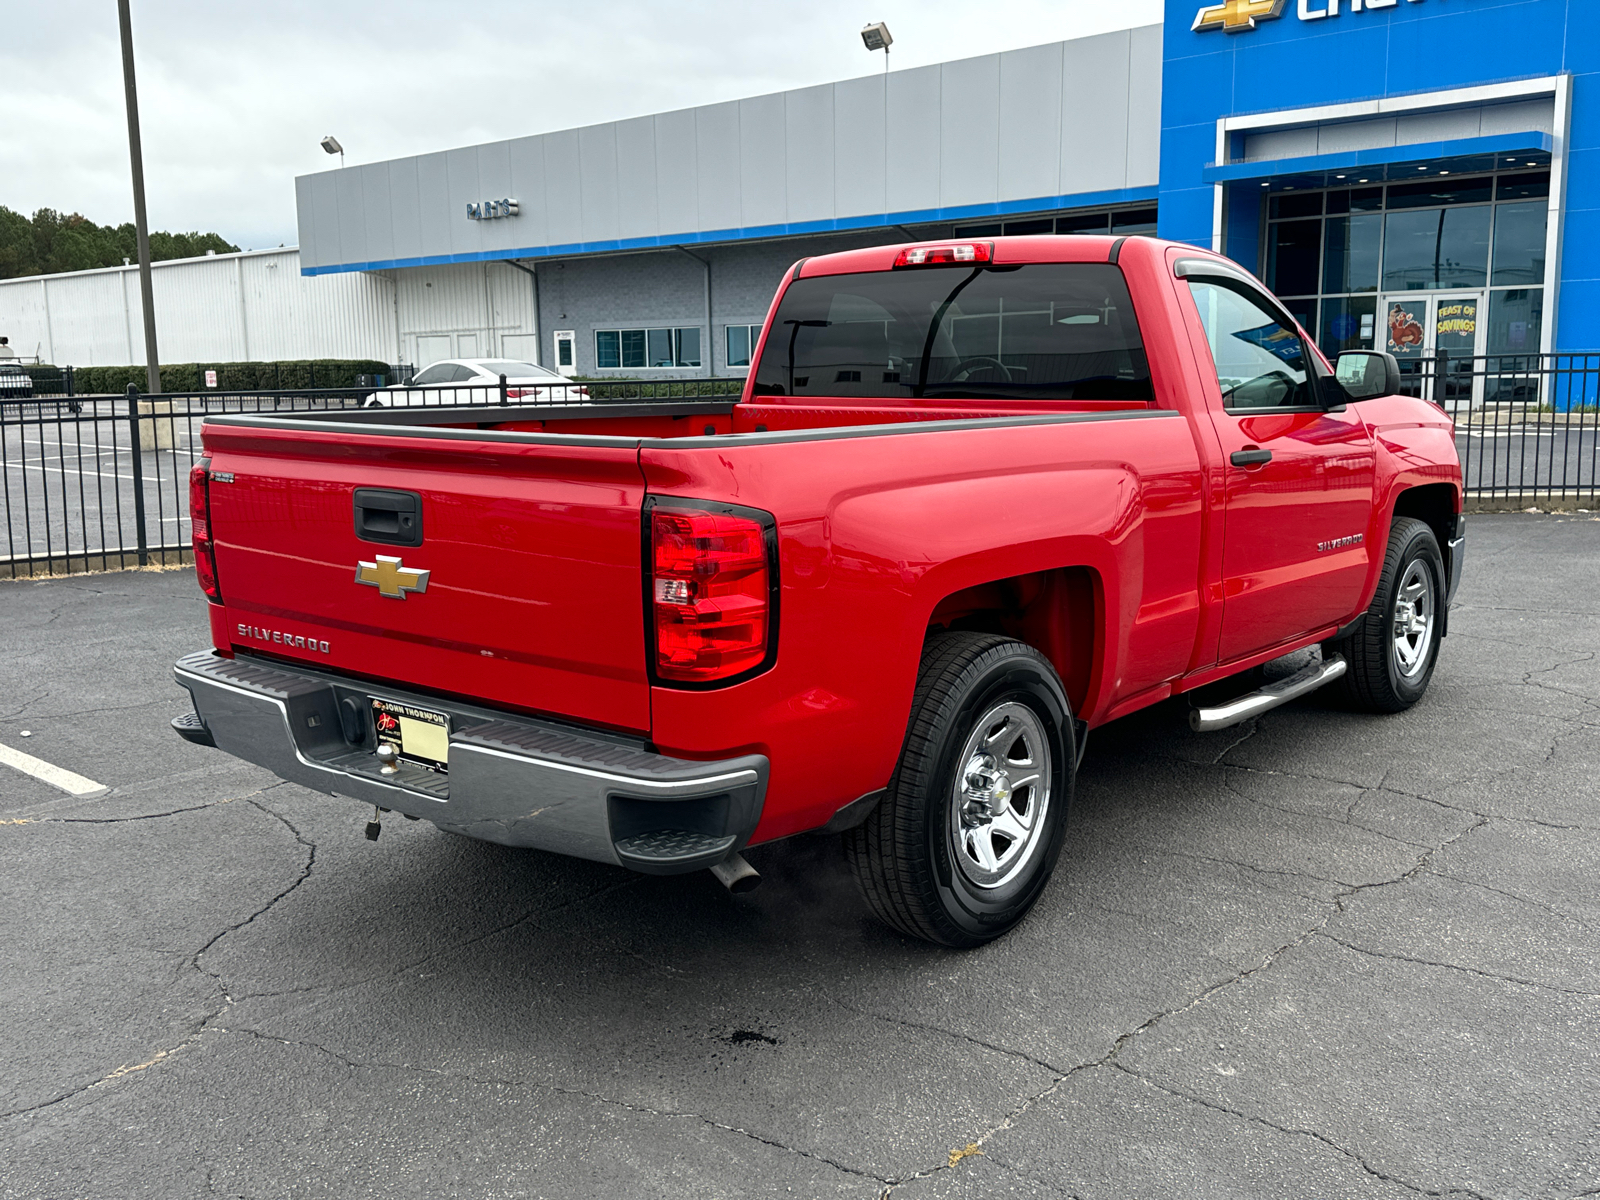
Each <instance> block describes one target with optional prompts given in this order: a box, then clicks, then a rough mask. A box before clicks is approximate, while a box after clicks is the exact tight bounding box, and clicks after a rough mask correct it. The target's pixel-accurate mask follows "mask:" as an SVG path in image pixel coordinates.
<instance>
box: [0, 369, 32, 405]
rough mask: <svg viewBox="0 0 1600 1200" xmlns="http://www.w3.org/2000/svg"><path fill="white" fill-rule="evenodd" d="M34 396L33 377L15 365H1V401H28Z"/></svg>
mask: <svg viewBox="0 0 1600 1200" xmlns="http://www.w3.org/2000/svg"><path fill="white" fill-rule="evenodd" d="M32 395H33V376H31V375H29V374H28V373H27V372H26V371H24V370H23V369H22V368H21V367H19V366H17V365H15V364H14V363H0V400H26V399H28V398H29V397H31V396H32Z"/></svg>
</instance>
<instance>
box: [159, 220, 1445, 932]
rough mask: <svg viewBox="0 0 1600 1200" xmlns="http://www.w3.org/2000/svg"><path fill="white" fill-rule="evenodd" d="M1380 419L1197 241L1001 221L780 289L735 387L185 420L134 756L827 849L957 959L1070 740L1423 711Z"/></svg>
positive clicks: (356, 794)
mask: <svg viewBox="0 0 1600 1200" xmlns="http://www.w3.org/2000/svg"><path fill="white" fill-rule="evenodd" d="M1399 390H1400V385H1399V377H1398V374H1397V369H1396V366H1395V363H1394V360H1393V359H1392V358H1391V357H1389V356H1388V355H1385V354H1381V353H1371V352H1360V353H1347V354H1344V355H1341V356H1340V357H1339V360H1338V363H1337V366H1336V367H1330V365H1329V364H1328V363H1327V362H1326V361H1325V360H1324V359H1323V357H1322V356H1321V355H1320V354H1319V353H1318V351H1317V350H1316V348H1315V346H1313V345H1312V343H1311V341H1310V339H1309V338H1308V337H1307V335H1306V334H1305V332H1304V331H1303V330H1301V329H1300V328H1299V327H1298V326H1297V325H1296V324H1295V322H1294V320H1293V319H1292V318H1291V317H1290V316H1289V315H1288V314H1287V312H1286V311H1285V310H1284V308H1283V306H1282V305H1280V304H1279V303H1278V302H1277V301H1276V300H1275V299H1274V298H1273V297H1272V296H1271V295H1270V293H1268V292H1267V291H1266V289H1265V288H1263V287H1262V285H1261V284H1260V283H1259V282H1257V281H1256V280H1255V279H1254V278H1252V277H1251V276H1250V275H1248V274H1247V273H1245V272H1244V271H1242V270H1241V269H1240V268H1239V267H1238V266H1236V265H1235V264H1233V263H1232V262H1230V261H1228V260H1226V259H1224V258H1221V257H1219V256H1217V255H1215V254H1211V253H1209V252H1207V251H1203V250H1197V249H1195V248H1194V247H1192V246H1184V245H1175V244H1172V243H1167V242H1162V241H1158V240H1155V239H1153V238H1139V237H1134V238H1126V239H1112V238H1106V237H1018V238H1003V239H997V240H995V241H992V242H952V243H925V244H914V245H908V246H881V247H874V248H871V249H864V250H855V251H849V252H845V253H841V254H832V255H827V256H825V257H820V258H812V259H807V260H804V261H802V262H799V263H797V264H796V265H795V266H794V268H793V269H792V270H790V271H789V272H788V273H787V274H786V275H785V276H784V279H783V281H782V285H781V286H780V288H779V289H778V293H777V296H776V297H775V298H774V300H773V303H772V307H771V310H770V312H769V314H768V319H767V322H766V325H765V326H764V332H763V335H762V338H761V345H760V347H759V350H758V352H757V356H756V359H755V366H754V367H753V368H752V370H751V372H750V376H749V379H748V381H747V383H746V386H745V389H744V392H743V395H742V397H741V399H740V400H739V401H738V402H737V403H733V402H731V401H728V402H722V403H713V404H707V403H703V402H697V401H693V400H685V401H682V402H676V403H660V404H655V405H649V406H644V405H629V406H609V407H607V406H603V405H597V404H594V403H587V404H581V405H574V406H570V407H556V408H552V407H549V406H548V405H545V406H541V407H532V406H528V407H517V406H515V405H512V406H508V407H504V408H498V407H497V408H495V409H493V410H486V409H484V408H482V407H478V408H475V409H466V408H460V407H451V406H440V405H429V406H426V407H418V408H413V409H406V408H401V407H395V408H389V409H385V410H382V411H381V412H380V411H377V410H371V409H357V410H351V411H347V412H326V413H320V412H319V413H316V414H314V415H311V414H299V415H289V416H280V415H272V414H259V415H230V416H213V417H210V418H208V419H207V421H206V423H205V426H204V447H205V456H206V457H205V458H204V459H202V460H201V461H200V462H199V464H198V465H197V466H196V467H195V469H194V473H193V476H192V479H191V497H192V512H193V527H194V548H195V559H196V563H197V567H198V573H199V577H200V583H201V586H202V588H203V589H204V591H205V593H206V595H207V597H208V598H209V599H210V601H211V604H210V614H211V640H212V646H211V648H210V649H208V650H205V651H202V652H199V653H196V654H191V655H189V656H187V657H185V658H184V659H182V660H181V661H180V662H179V663H178V664H177V667H176V673H177V679H178V682H179V683H180V684H182V685H183V686H184V687H185V688H187V689H188V690H189V691H190V693H191V694H192V696H193V698H194V707H195V711H194V713H193V714H185V715H184V716H183V717H181V718H179V719H178V720H177V721H175V722H174V726H175V728H176V729H177V731H178V732H179V733H180V734H182V735H183V736H185V737H187V738H189V739H190V740H191V741H196V742H200V743H202V744H206V745H215V746H217V747H219V748H221V749H222V750H224V751H226V752H228V753H231V754H234V755H237V756H239V757H241V758H244V759H248V760H250V761H251V762H255V763H259V764H261V765H263V766H265V767H268V768H269V769H271V770H272V771H274V772H276V773H277V774H278V775H280V776H282V777H283V778H285V779H290V780H294V781H295V782H298V783H302V784H304V785H306V786H307V787H311V788H315V789H318V790H321V791H324V792H331V793H336V794H338V795H342V796H346V797H350V798H353V799H356V800H360V801H364V802H365V803H367V804H370V805H373V806H375V807H376V808H378V809H381V810H385V811H398V812H400V813H402V814H404V815H406V816H408V817H420V818H425V819H427V820H430V821H432V822H434V823H435V824H437V825H438V826H440V827H441V828H444V829H446V830H450V831H453V832H456V833H460V834H465V835H467V836H470V837H475V838H483V839H487V840H490V841H495V842H502V843H505V844H508V845H514V846H533V847H539V848H541V849H544V850H550V851H555V852H558V853H563V854H570V855H577V856H580V857H584V858H590V859H598V860H601V861H604V862H608V863H614V864H620V865H621V866H624V867H629V868H632V869H634V870H637V871H645V872H654V873H674V872H684V871H690V870H696V869H702V868H710V869H711V870H712V871H713V872H715V873H716V874H717V876H718V877H719V878H720V879H722V880H723V882H724V883H726V884H728V885H729V886H730V887H732V888H735V889H736V890H738V889H740V888H742V887H744V886H749V885H751V884H752V883H753V882H754V881H755V879H756V878H757V877H756V876H755V873H754V872H753V871H752V870H751V868H750V867H749V864H748V863H746V862H745V860H744V859H743V858H742V857H741V856H740V851H741V850H742V849H743V848H745V847H746V846H749V845H754V844H757V843H761V842H768V841H772V840H774V839H777V838H784V837H789V836H791V835H794V834H799V833H804V832H807V831H814V830H823V831H830V832H840V833H843V834H844V841H845V846H846V850H847V855H848V858H849V861H850V863H851V864H852V866H853V868H854V870H855V872H856V874H857V877H858V878H859V880H860V883H861V888H862V891H863V893H864V895H865V897H866V900H867V902H868V904H869V906H870V907H871V908H872V909H873V910H874V911H875V912H876V913H877V915H878V916H880V917H881V918H882V919H883V920H885V921H887V922H888V923H889V924H891V925H893V926H895V927H896V928H898V929H900V930H902V931H904V932H906V933H908V934H911V935H915V936H918V937H923V938H927V939H930V940H932V941H934V942H938V943H942V944H944V945H949V946H969V945H976V944H978V943H981V942H984V941H987V940H989V939H991V938H994V937H996V936H998V935H1000V934H1002V933H1004V932H1005V931H1006V930H1007V929H1009V928H1011V927H1012V926H1013V925H1015V924H1016V922H1017V921H1019V920H1021V919H1022V917H1023V915H1024V914H1025V913H1026V912H1027V911H1028V909H1029V907H1030V906H1031V905H1032V904H1033V902H1034V901H1035V900H1036V899H1037V898H1038V896H1039V894H1040V891H1041V889H1042V888H1043V887H1044V885H1045V883H1046V881H1047V879H1048V877H1049V875H1050V873H1051V870H1052V868H1053V866H1054V864H1055V861H1056V857H1057V852H1058V850H1059V848H1060V846H1061V842H1062V836H1063V829H1064V826H1065V822H1066V820H1067V819H1068V815H1069V813H1068V810H1069V806H1070V802H1071V799H1072V789H1073V780H1074V775H1075V772H1076V768H1077V765H1078V763H1079V761H1080V759H1081V757H1082V755H1083V752H1084V746H1085V737H1086V735H1087V732H1088V730H1090V729H1092V728H1094V727H1095V726H1098V725H1101V724H1104V723H1105V722H1107V721H1113V720H1115V719H1117V718H1118V717H1121V716H1124V715H1126V714H1128V713H1131V712H1134V711H1135V710H1137V709H1141V708H1144V707H1146V706H1147V705H1151V704H1154V703H1156V702H1158V701H1162V700H1165V699H1167V698H1168V697H1172V696H1175V695H1179V694H1183V693H1189V692H1194V691H1195V689H1197V688H1201V687H1202V686H1204V685H1208V684H1212V683H1215V682H1217V681H1219V680H1222V679H1225V678H1227V677H1229V676H1234V675H1241V674H1243V673H1245V672H1248V671H1250V670H1251V669H1252V668H1254V667H1257V666H1258V665H1260V664H1262V663H1265V662H1267V661H1268V660H1271V659H1275V658H1278V657H1280V656H1283V655H1285V654H1288V653H1290V652H1293V651H1296V650H1299V649H1302V648H1305V647H1310V646H1314V645H1317V644H1319V643H1320V644H1321V648H1322V654H1321V658H1320V660H1319V661H1316V662H1314V663H1313V665H1311V666H1310V667H1308V668H1306V669H1305V670H1304V671H1302V672H1300V673H1299V674H1297V675H1294V676H1292V677H1290V678H1288V679H1284V680H1280V681H1279V682H1277V683H1274V684H1271V685H1269V686H1266V687H1264V688H1260V689H1259V690H1256V691H1253V692H1250V693H1249V694H1247V695H1243V696H1241V697H1239V698H1238V699H1237V700H1235V701H1233V702H1231V703H1227V704H1222V705H1219V706H1215V707H1195V708H1194V709H1193V710H1192V712H1191V720H1192V722H1193V724H1194V725H1195V727H1196V728H1198V729H1211V728H1221V727H1224V726H1227V725H1230V724H1235V723H1237V722H1239V721H1242V720H1245V719H1247V718H1248V717H1250V716H1253V715H1254V714H1256V713H1259V712H1263V711H1265V710H1267V709H1269V708H1271V707H1273V706H1274V705H1276V704H1280V703H1283V702H1284V701H1285V700H1288V699H1292V698H1294V697H1295V696H1299V695H1302V694H1304V693H1305V692H1307V691H1309V690H1311V689H1312V688H1315V687H1319V686H1322V685H1324V684H1331V685H1332V686H1333V687H1335V688H1337V689H1340V690H1342V693H1343V696H1344V699H1345V700H1346V701H1347V702H1348V703H1349V704H1351V705H1354V706H1356V707H1358V708H1362V709H1365V710H1368V711H1372V712H1396V711H1399V710H1401V709H1404V708H1406V707H1408V706H1409V705H1411V704H1413V703H1414V702H1416V700H1417V699H1418V698H1419V697H1420V696H1421V695H1422V693H1423V692H1424V690H1425V689H1426V688H1427V686H1428V681H1429V678H1430V676H1431V675H1432V672H1433V669H1434V662H1435V659H1436V657H1437V655H1438V652H1439V644H1440V640H1441V639H1442V638H1443V637H1444V635H1445V632H1446V623H1447V620H1448V615H1449V603H1450V599H1451V597H1452V596H1453V594H1454V592H1455V589H1456V585H1457V582H1458V581H1459V579H1460V575H1461V564H1462V555H1463V550H1464V546H1465V540H1464V534H1465V527H1464V524H1463V521H1462V517H1461V471H1460V467H1459V463H1458V461H1457V457H1456V450H1455V443H1454V438H1453V430H1452V424H1451V421H1450V419H1449V417H1448V416H1447V415H1446V414H1445V413H1444V412H1442V411H1441V410H1440V409H1439V408H1437V407H1435V406H1433V405H1431V404H1429V403H1426V402H1424V401H1422V400H1419V399H1414V398H1409V397H1406V396H1403V395H1400V394H1398V393H1399ZM1248 686H1250V685H1248V684H1240V685H1239V687H1240V688H1241V689H1243V688H1247V687H1248ZM1210 690H1211V691H1216V690H1217V689H1210ZM376 819H377V814H374V820H376ZM375 830H376V827H375V826H373V825H369V827H368V832H369V836H375Z"/></svg>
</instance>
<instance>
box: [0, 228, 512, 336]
mask: <svg viewBox="0 0 1600 1200" xmlns="http://www.w3.org/2000/svg"><path fill="white" fill-rule="evenodd" d="M524 278H526V277H524ZM151 284H152V288H153V290H154V293H155V303H156V338H157V348H158V350H159V352H160V355H161V358H162V360H163V361H165V362H243V361H258V362H259V361H270V360H273V359H292V358H369V359H378V360H380V361H383V362H395V361H398V360H397V357H396V355H397V351H398V349H399V345H400V342H401V338H400V337H399V331H398V327H397V324H396V304H395V292H396V284H395V281H394V279H393V277H392V276H391V275H390V274H388V273H368V272H350V273H348V274H340V275H329V276H326V277H317V278H310V277H307V276H303V275H301V274H300V254H299V251H298V250H296V249H294V248H292V247H291V248H288V249H282V250H257V251H248V252H245V253H243V254H219V255H215V256H212V255H208V256H206V257H205V258H190V259H181V260H179V261H176V262H165V263H156V264H155V265H154V267H153V269H152V276H151ZM0 335H4V336H6V337H9V338H10V339H11V346H12V348H13V349H15V350H16V351H17V353H19V354H21V355H24V356H31V355H33V354H38V355H39V357H40V358H41V359H43V360H44V361H46V362H54V363H59V364H61V365H63V366H64V365H67V364H71V365H72V366H126V365H142V364H143V363H144V316H143V309H142V307H141V305H140V301H139V274H138V269H137V268H135V267H113V268H111V269H109V270H103V271H78V272H74V273H71V274H64V275H42V276H34V277H31V278H26V279H5V280H0Z"/></svg>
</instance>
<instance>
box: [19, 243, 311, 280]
mask: <svg viewBox="0 0 1600 1200" xmlns="http://www.w3.org/2000/svg"><path fill="white" fill-rule="evenodd" d="M299 253H300V247H299V246H271V247H268V248H267V249H265V250H238V251H232V252H230V253H227V254H197V255H195V256H194V257H193V258H164V259H162V260H161V261H160V262H153V263H151V264H150V269H151V270H152V271H159V270H160V269H161V268H162V267H181V266H183V265H184V264H185V263H197V262H216V261H218V260H219V259H230V258H258V257H260V256H262V255H265V254H299ZM138 269H139V264H138V263H134V262H131V263H128V264H127V265H126V266H122V267H90V268H89V269H88V270H87V271H55V272H52V273H51V274H48V275H14V276H12V277H11V278H10V279H0V287H4V286H5V285H6V284H9V283H38V282H39V281H40V280H41V279H82V278H84V277H85V276H88V275H111V274H114V273H116V272H119V271H137V270H138Z"/></svg>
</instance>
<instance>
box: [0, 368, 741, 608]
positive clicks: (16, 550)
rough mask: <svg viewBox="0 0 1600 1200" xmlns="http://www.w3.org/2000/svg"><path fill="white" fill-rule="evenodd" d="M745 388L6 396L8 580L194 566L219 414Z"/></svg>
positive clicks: (2, 554) (1, 469)
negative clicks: (209, 431)
mask: <svg viewBox="0 0 1600 1200" xmlns="http://www.w3.org/2000/svg"><path fill="white" fill-rule="evenodd" d="M743 387H744V380H742V379H697V380H685V381H670V382H629V381H618V382H606V383H589V384H542V383H541V384H538V385H536V386H526V385H525V386H517V385H512V384H508V383H507V382H506V381H505V380H504V379H503V378H502V379H501V380H500V381H499V383H498V384H492V385H490V386H487V387H484V386H472V385H448V386H442V387H426V388H418V387H400V386H396V387H385V388H373V387H360V388H298V389H286V390H282V391H232V392H229V391H222V390H217V391H209V390H208V391H205V392H199V393H182V394H176V393H175V394H162V395H141V394H140V393H138V392H137V391H135V390H133V389H129V392H128V394H127V395H126V396H74V395H71V394H69V393H67V392H65V391H63V392H61V393H57V394H43V395H38V394H36V395H34V396H31V397H28V398H6V397H5V396H3V395H0V499H3V501H4V514H5V518H4V526H3V528H0V578H8V577H9V578H14V577H18V576H31V575H64V574H76V573H79V572H85V571H104V570H116V569H119V568H123V567H134V566H149V565H158V566H173V565H177V564H180V563H185V562H188V561H189V560H190V550H189V537H190V530H189V469H190V467H192V466H193V465H194V463H195V460H196V459H198V458H199V457H200V455H201V444H200V426H201V424H202V423H203V422H204V420H205V418H206V417H207V416H211V415H214V414H218V413H258V412H259V413H284V414H289V413H310V412H318V411H326V410H329V409H335V410H342V409H353V408H362V407H372V408H373V409H374V410H379V409H393V408H442V407H446V406H469V407H472V408H484V409H491V408H493V409H499V408H502V407H511V406H516V407H523V406H536V407H540V408H544V407H555V406H569V405H580V406H589V405H601V404H604V405H616V404H635V403H637V404H650V403H654V402H659V401H663V400H678V399H699V400H722V401H725V402H732V401H734V400H737V399H738V397H739V394H740V392H741V391H742V389H743ZM375 415H376V411H375Z"/></svg>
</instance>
